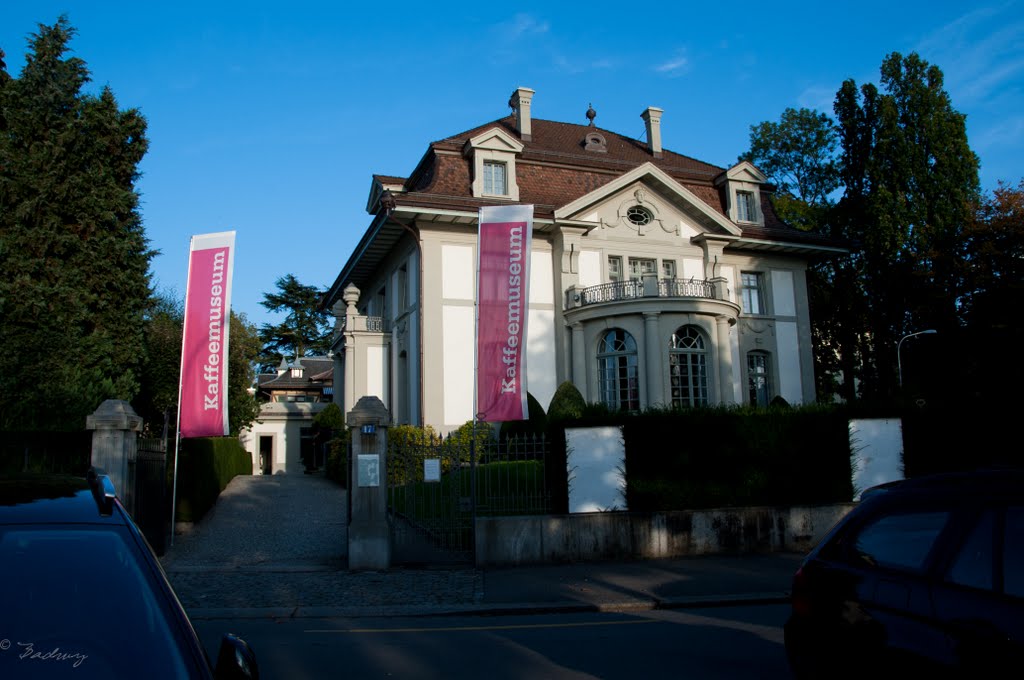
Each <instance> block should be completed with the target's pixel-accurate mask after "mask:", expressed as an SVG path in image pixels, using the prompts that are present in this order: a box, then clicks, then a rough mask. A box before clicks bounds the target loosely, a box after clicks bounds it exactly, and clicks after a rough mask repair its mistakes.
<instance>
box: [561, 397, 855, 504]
mask: <svg viewBox="0 0 1024 680" xmlns="http://www.w3.org/2000/svg"><path fill="white" fill-rule="evenodd" d="M847 419H848V414H846V413H845V412H843V411H842V410H841V409H838V408H833V407H825V406H816V405H814V406H805V407H797V408H790V407H770V408H768V409H752V408H746V407H741V408H735V407H734V408H725V407H722V408H706V409H691V410H685V411H649V412H645V413H641V414H616V413H608V412H604V413H602V412H600V410H599V409H588V413H587V414H585V415H584V416H583V417H582V418H579V419H575V420H572V421H568V422H563V423H561V425H560V426H559V427H557V428H552V430H551V431H550V432H549V439H550V441H551V443H552V450H551V452H550V453H549V460H548V466H549V467H548V470H549V473H548V484H549V488H550V490H551V493H552V498H553V504H554V508H555V512H559V511H564V510H565V509H567V508H568V480H567V479H565V478H564V477H562V475H560V474H559V472H560V468H561V469H564V467H565V463H566V452H565V434H564V429H563V428H564V427H594V426H619V427H622V432H623V440H624V442H625V460H624V461H623V468H624V471H625V478H626V503H627V505H628V507H629V509H630V510H636V511H647V512H654V511H667V510H692V509H700V508H712V507H729V506H749V505H811V504H819V503H836V502H845V501H849V500H850V499H851V498H852V496H853V487H852V482H851V468H850V463H851V451H850V443H849V434H848V432H849V430H848V424H847ZM562 474H564V473H562ZM560 508H562V509H563V510H560Z"/></svg>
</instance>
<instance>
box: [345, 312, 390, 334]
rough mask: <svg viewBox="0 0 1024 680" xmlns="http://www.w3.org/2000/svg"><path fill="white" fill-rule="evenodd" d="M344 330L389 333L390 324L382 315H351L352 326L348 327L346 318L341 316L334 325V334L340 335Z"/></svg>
mask: <svg viewBox="0 0 1024 680" xmlns="http://www.w3.org/2000/svg"><path fill="white" fill-rule="evenodd" d="M346 330H353V331H366V332H369V333H390V332H391V324H390V323H388V321H387V319H385V318H384V317H382V316H356V317H352V328H351V329H349V328H348V320H347V318H346V317H342V318H341V319H340V320H339V322H338V324H337V325H336V326H335V327H334V336H335V337H337V336H339V335H341V334H342V333H343V332H345V331H346Z"/></svg>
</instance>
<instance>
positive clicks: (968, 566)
mask: <svg viewBox="0 0 1024 680" xmlns="http://www.w3.org/2000/svg"><path fill="white" fill-rule="evenodd" d="M995 528H996V513H995V511H993V510H989V511H987V512H985V513H984V514H982V516H981V518H980V519H979V520H978V522H977V524H976V525H975V526H974V529H972V530H971V532H970V533H969V534H968V536H967V540H966V541H964V544H963V546H961V548H960V550H959V551H958V552H957V554H956V556H955V557H954V558H953V563H952V565H951V566H950V568H949V573H948V574H946V580H948V581H949V582H951V583H956V584H959V585H962V586H970V587H971V588H982V589H984V590H994V589H995V580H994V578H993V568H994V562H995V560H994V558H993V554H992V553H993V548H994V545H995Z"/></svg>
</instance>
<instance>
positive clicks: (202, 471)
mask: <svg viewBox="0 0 1024 680" xmlns="http://www.w3.org/2000/svg"><path fill="white" fill-rule="evenodd" d="M172 458H173V456H172ZM173 466H174V463H173V460H172V461H170V464H169V465H168V468H169V469H172V470H173ZM251 474H252V457H251V456H250V455H249V452H248V451H246V450H245V449H244V448H242V445H241V443H240V442H239V441H238V439H237V438H234V437H209V438H207V437H203V438H196V439H184V440H182V442H181V459H180V460H179V461H178V503H177V519H176V520H175V521H178V522H198V521H199V520H200V519H202V517H203V515H205V514H206V512H207V511H208V510H209V509H210V508H212V507H213V504H214V503H216V502H217V497H218V496H219V495H220V492H221V491H223V490H224V487H226V486H227V485H228V482H230V481H231V480H232V479H234V478H235V476H236V475H251Z"/></svg>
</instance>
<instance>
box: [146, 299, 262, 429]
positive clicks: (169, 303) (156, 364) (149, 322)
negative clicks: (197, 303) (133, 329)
mask: <svg viewBox="0 0 1024 680" xmlns="http://www.w3.org/2000/svg"><path fill="white" fill-rule="evenodd" d="M184 308H185V305H184V302H183V301H182V300H180V299H178V298H177V297H176V296H175V295H174V294H173V293H169V292H163V293H160V294H157V295H156V296H154V299H153V304H152V306H151V307H150V310H149V312H148V313H147V315H146V323H145V337H146V362H145V367H144V370H143V372H142V389H141V390H140V392H139V395H138V397H136V399H135V401H134V402H133V403H132V406H133V408H134V409H135V412H136V413H138V414H139V415H140V416H142V418H143V421H144V422H145V424H146V427H147V429H149V430H150V431H151V432H152V433H153V434H154V435H156V434H158V433H159V432H160V430H161V429H162V427H163V422H164V417H165V416H164V414H165V413H166V414H168V417H169V419H170V426H171V428H172V430H173V427H174V419H175V418H176V415H177V404H178V383H179V381H180V376H181V340H182V329H183V328H184V318H185V313H184ZM229 338H230V340H229V344H228V428H229V429H230V432H231V434H232V435H237V434H238V433H239V432H241V431H242V430H243V429H244V428H246V427H248V426H249V425H251V424H252V423H253V421H255V420H256V418H257V417H259V412H260V406H259V402H257V400H256V397H255V396H254V395H253V394H250V393H249V388H250V387H252V386H253V384H254V382H255V380H256V361H257V358H258V356H259V350H260V340H259V333H258V331H257V330H256V326H254V325H253V324H251V323H249V321H248V320H247V319H246V317H245V315H244V314H237V313H235V312H234V311H232V312H231V331H230V336H229Z"/></svg>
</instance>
